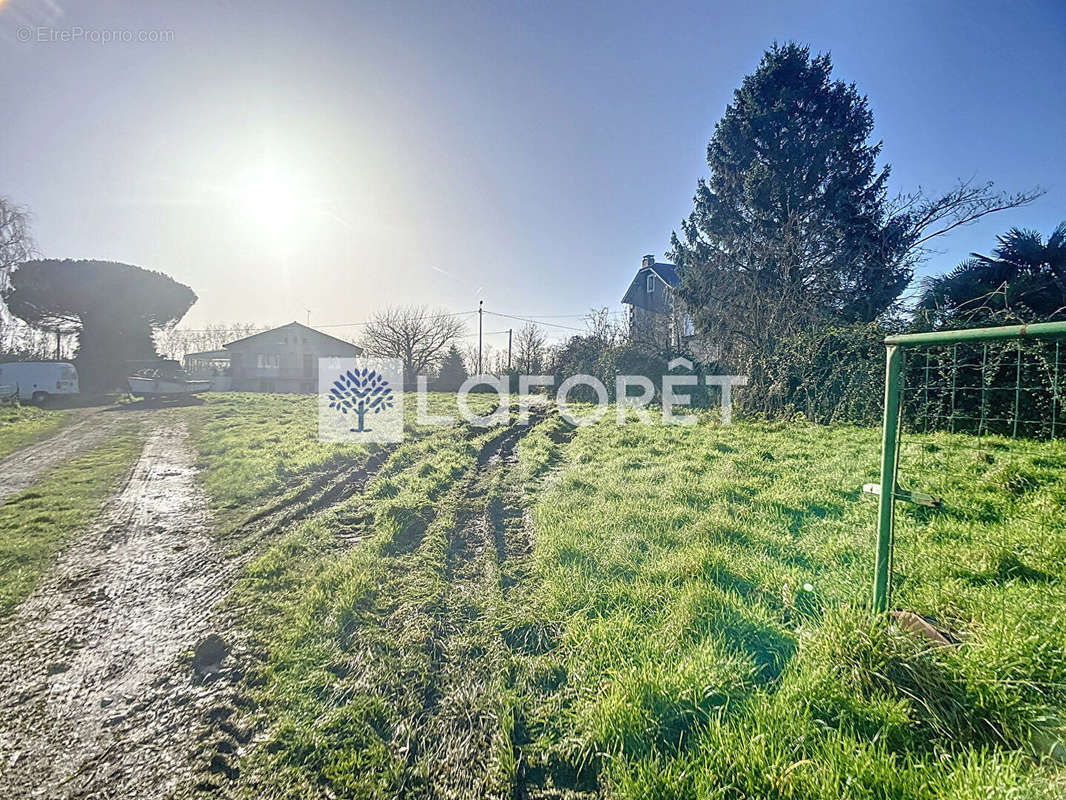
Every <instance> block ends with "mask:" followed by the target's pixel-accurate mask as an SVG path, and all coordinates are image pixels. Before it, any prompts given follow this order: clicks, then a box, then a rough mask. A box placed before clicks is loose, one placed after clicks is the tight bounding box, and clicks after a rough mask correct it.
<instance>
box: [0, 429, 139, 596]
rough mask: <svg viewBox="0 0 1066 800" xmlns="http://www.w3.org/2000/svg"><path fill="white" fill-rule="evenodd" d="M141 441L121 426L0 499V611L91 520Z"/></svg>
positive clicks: (36, 578)
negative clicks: (103, 440)
mask: <svg viewBox="0 0 1066 800" xmlns="http://www.w3.org/2000/svg"><path fill="white" fill-rule="evenodd" d="M142 444H143V443H142V440H141V438H140V435H139V434H138V433H137V431H136V429H134V428H129V427H128V428H126V429H124V430H120V431H118V432H116V433H115V435H113V436H112V437H111V438H110V439H108V441H107V443H106V444H104V445H101V446H100V447H97V448H96V449H94V450H91V451H89V452H88V453H86V454H84V455H81V456H79V457H77V458H75V459H74V460H72V461H70V462H68V463H67V464H65V465H64V466H62V467H59V468H58V469H55V470H52V471H51V472H49V473H47V474H46V475H45V476H44V477H43V478H42V479H41V480H40V481H39V482H38V483H37V484H35V485H34V486H32V487H30V488H29V489H27V490H26V491H24V492H22V493H21V494H19V495H15V496H14V497H11V498H9V499H8V500H7V502H5V503H4V504H3V505H0V616H6V615H7V614H10V613H11V612H12V611H13V610H14V609H15V607H16V606H17V605H18V604H19V603H21V602H22V601H23V600H25V599H26V597H28V596H29V594H30V593H31V592H32V591H33V589H34V587H35V586H36V585H37V582H38V581H39V580H40V578H41V576H42V575H43V574H44V573H45V571H46V570H47V569H48V568H49V566H51V564H52V562H53V560H54V558H55V554H56V552H58V551H59V550H60V549H61V548H62V547H63V545H64V544H66V542H68V541H69V540H70V538H71V537H72V536H73V535H74V534H75V533H76V532H77V531H79V530H82V529H84V528H85V527H86V526H88V525H89V524H91V523H92V521H93V520H94V519H95V518H96V516H97V515H98V513H99V511H100V509H101V507H102V506H103V504H104V503H105V502H106V501H107V500H108V498H110V497H111V496H112V495H113V493H114V492H115V491H116V489H117V488H118V484H119V482H120V480H121V479H122V477H123V476H124V475H125V474H126V472H127V471H128V470H129V468H130V467H131V466H132V464H133V462H134V461H135V460H136V459H137V456H138V455H139V454H140V451H141V446H142Z"/></svg>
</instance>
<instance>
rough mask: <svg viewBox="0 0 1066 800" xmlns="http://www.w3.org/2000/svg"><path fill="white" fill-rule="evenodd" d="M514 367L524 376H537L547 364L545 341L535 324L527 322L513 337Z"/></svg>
mask: <svg viewBox="0 0 1066 800" xmlns="http://www.w3.org/2000/svg"><path fill="white" fill-rule="evenodd" d="M515 354H516V356H517V359H516V362H515V367H516V368H517V369H518V371H519V372H520V373H524V374H526V375H539V374H540V372H541V370H542V369H544V367H545V366H546V364H547V359H546V356H547V339H545V337H544V334H543V333H542V332H541V330H540V328H538V327H537V324H536V323H535V322H527V323H526V324H525V325H523V326H522V328H521V329H520V330H519V331H518V335H517V336H516V337H515Z"/></svg>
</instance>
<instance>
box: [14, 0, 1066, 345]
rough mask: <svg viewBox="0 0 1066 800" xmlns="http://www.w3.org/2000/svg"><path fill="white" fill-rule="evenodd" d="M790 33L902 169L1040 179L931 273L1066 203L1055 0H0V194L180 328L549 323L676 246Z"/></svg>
mask: <svg viewBox="0 0 1066 800" xmlns="http://www.w3.org/2000/svg"><path fill="white" fill-rule="evenodd" d="M788 40H795V41H798V42H801V43H804V44H808V45H810V47H811V49H812V50H813V51H814V52H825V51H828V52H830V53H831V54H832V57H833V62H834V74H835V77H837V78H840V79H843V80H845V81H848V82H854V83H855V84H856V85H857V87H858V89H859V90H860V91H861V92H862V93H864V94H865V95H867V96H868V98H869V102H870V106H871V108H872V111H873V113H874V118H875V122H876V130H875V137H876V138H878V139H881V140H882V141H883V142H884V150H883V154H882V157H883V162H884V163H889V164H891V165H892V187H893V189H894V190H912V189H915V188H917V187H919V186H921V187H923V188H925V189H927V190H929V191H931V192H936V191H938V190H946V189H948V188H950V186H951V185H952V184H953V182H954V181H956V180H957V179H959V178H963V179H967V178H974V179H977V180H994V181H995V182H996V184H997V187H999V188H1002V189H1004V190H1010V191H1018V190H1024V189H1031V188H1033V187H1034V186H1037V185H1039V186H1041V187H1043V188H1044V189H1045V190H1046V194H1045V195H1044V196H1043V197H1042V198H1040V199H1039V200H1037V201H1036V202H1034V203H1032V204H1031V205H1030V206H1028V207H1026V208H1023V209H1018V210H1014V211H1010V212H1005V213H1003V214H1000V215H997V216H995V217H993V218H991V219H988V220H986V221H983V222H981V223H979V224H976V225H973V226H970V227H967V228H965V229H963V230H960V231H957V232H955V233H954V234H952V235H951V236H950V237H948V238H946V239H943V240H941V241H940V242H939V244H938V247H939V249H940V251H941V252H939V253H937V254H936V255H935V256H934V257H933V258H932V259H931V260H930V261H929V262H928V263H927V264H926V265H925V266H924V267H923V270H922V271H923V272H925V273H928V272H940V271H944V270H947V269H950V268H951V267H952V266H954V265H955V264H956V263H957V262H958V261H960V260H961V259H962V258H964V257H965V256H966V254H967V253H968V252H970V251H973V250H978V251H983V252H987V251H989V250H990V249H991V248H992V247H994V246H995V237H996V235H998V234H1000V233H1002V232H1004V231H1006V230H1007V229H1009V228H1010V227H1012V226H1019V227H1027V228H1035V229H1037V230H1040V231H1042V232H1044V233H1045V234H1046V233H1048V232H1050V231H1051V230H1052V229H1053V228H1054V227H1055V225H1057V224H1058V223H1059V222H1060V221H1062V220H1064V219H1066V158H1063V157H1062V138H1063V134H1064V131H1066V102H1064V99H1063V78H1064V77H1066V3H1062V2H1061V0H1047V2H1025V0H1015V1H1014V2H1011V3H1003V2H981V1H979V0H971V1H970V2H936V1H935V0H923V1H922V2H910V1H909V0H898V1H897V2H891V3H889V2H881V3H877V4H865V3H857V2H854V0H850V1H848V2H843V1H842V2H822V3H814V2H808V3H767V2H760V0H744V2H736V1H734V2H731V3H718V2H703V3H664V2H656V3H627V2H604V3H596V2H582V3H578V2H573V3H540V2H537V3H534V2H523V3H519V2H484V3H480V2H468V3H452V2H445V1H444V0H441V1H440V2H421V3H413V2H382V0H376V1H375V2H367V3H364V2H335V3H329V2H317V1H313V0H312V1H305V2H299V3H295V2H277V1H276V0H258V2H254V3H253V2H246V3H232V2H183V3H163V2H144V1H143V0H141V1H140V2H113V1H112V0H92V2H89V1H88V0H0V67H2V71H0V109H3V111H2V113H0V120H2V123H0V124H2V127H0V194H2V195H5V196H7V197H8V198H10V199H11V200H13V201H15V202H17V203H19V204H21V205H24V206H26V207H27V208H29V210H30V211H31V212H32V215H33V233H34V235H35V238H36V242H37V246H38V249H39V251H40V252H41V254H42V255H43V256H44V257H48V258H96V259H108V260H115V261H122V262H126V263H132V264H137V265H139V266H143V267H146V268H150V269H155V270H161V271H163V272H165V273H167V274H169V275H171V276H172V277H173V278H175V279H176V280H178V281H181V282H182V283H186V284H188V285H190V286H191V287H192V288H193V290H194V291H195V292H196V294H197V295H198V296H199V300H198V302H197V303H196V304H195V305H194V306H193V307H192V309H191V310H190V311H189V313H188V314H187V315H186V318H185V320H183V322H182V325H183V326H185V327H190V328H195V327H198V326H202V325H204V324H207V323H218V322H225V323H234V322H253V323H257V324H263V325H274V324H283V323H286V322H289V321H292V320H299V321H301V322H306V321H307V320H308V319H310V321H311V323H312V324H313V325H315V326H316V327H322V326H327V325H328V326H331V327H329V328H328V329H327V330H328V332H330V333H334V334H335V335H357V333H356V332H357V330H358V328H357V326H347V327H332V326H335V325H339V324H341V323H354V322H359V321H362V320H365V319H367V317H368V316H369V315H370V314H372V313H373V312H374V311H375V310H376V309H379V308H381V307H383V306H386V305H400V304H428V305H431V306H434V307H440V308H442V309H445V310H448V311H464V310H473V309H475V308H477V306H478V302H479V301H484V304H485V305H484V307H485V308H486V309H487V310H489V311H493V312H498V313H504V314H510V315H514V316H523V317H535V318H538V319H540V320H541V321H542V322H543V323H544V324H545V325H546V326H549V325H551V326H561V327H547V328H546V330H549V331H550V332H551V333H552V334H553V338H555V337H562V336H566V335H569V334H570V333H572V331H571V330H568V329H569V328H572V327H580V326H581V325H582V322H581V319H580V315H582V314H584V313H587V311H588V310H589V309H590V308H593V307H603V306H608V307H610V308H611V309H612V310H615V311H618V310H620V309H621V306H620V303H619V301H620V298H621V296H622V294H623V293H624V292H625V290H626V287H627V286H628V284H629V281H630V280H631V279H632V276H633V274H634V272H635V271H636V269H637V268H638V267H639V264H640V260H641V256H642V255H643V254H645V253H654V254H656V255H657V256H659V257H662V256H663V255H664V252H665V250H666V249H667V246H668V242H669V237H670V233H671V231H673V230H675V229H677V228H678V226H679V222H680V220H681V219H682V218H683V217H685V216H686V215H687V214H688V212H689V211H690V210H691V207H692V195H693V192H694V189H695V186H696V181H697V179H698V178H700V177H702V176H706V175H707V174H708V170H707V165H706V147H707V142H708V140H709V138H710V136H711V134H712V132H713V130H714V125H715V122H716V121H717V120H718V119H719V118H720V117H721V115H722V113H723V111H724V109H725V106H726V104H727V103H728V102H729V101H730V99H731V97H732V93H733V90H734V89H735V88H736V87H737V86H738V85H739V84H740V82H741V81H742V79H743V77H744V75H745V74H747V73H750V72H751V71H753V70H754V69H755V67H756V66H757V65H758V62H759V60H760V58H761V56H762V53H763V51H764V50H765V49H766V48H767V47H769V46H770V45H771V44H772V43H773V42H774V41H780V42H784V41H788ZM467 319H468V321H470V322H471V323H472V325H473V324H476V323H474V318H473V317H469V318H467ZM490 320H491V321H490ZM521 324H522V322H520V321H515V320H510V319H508V318H503V317H495V318H487V319H486V324H485V329H486V330H501V329H506V328H507V327H510V326H512V325H513V326H515V327H518V326H521ZM470 330H471V331H473V330H474V328H473V327H471V329H470ZM493 335H495V336H497V337H498V336H499V334H493ZM505 339H506V336H504V337H503V340H504V341H505ZM493 341H494V340H493Z"/></svg>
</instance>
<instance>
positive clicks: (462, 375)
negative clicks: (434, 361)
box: [433, 344, 468, 392]
mask: <svg viewBox="0 0 1066 800" xmlns="http://www.w3.org/2000/svg"><path fill="white" fill-rule="evenodd" d="M467 377H468V376H467V372H466V367H465V366H464V365H463V356H462V355H461V354H460V353H459V348H458V347H456V346H455V345H454V344H453V345H452V346H451V347H450V348H449V349H448V352H447V353H446V354H445V356H444V361H442V362H441V365H440V371H439V372H438V373H437V380H436V381H435V382H434V387H433V388H435V389H436V390H437V391H438V392H457V391H459V387H460V386H462V385H463V381H465V380H466V379H467Z"/></svg>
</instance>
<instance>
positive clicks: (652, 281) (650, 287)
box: [648, 272, 655, 294]
mask: <svg viewBox="0 0 1066 800" xmlns="http://www.w3.org/2000/svg"><path fill="white" fill-rule="evenodd" d="M654 293H655V276H654V275H652V274H651V273H650V272H649V273H648V294H654Z"/></svg>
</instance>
